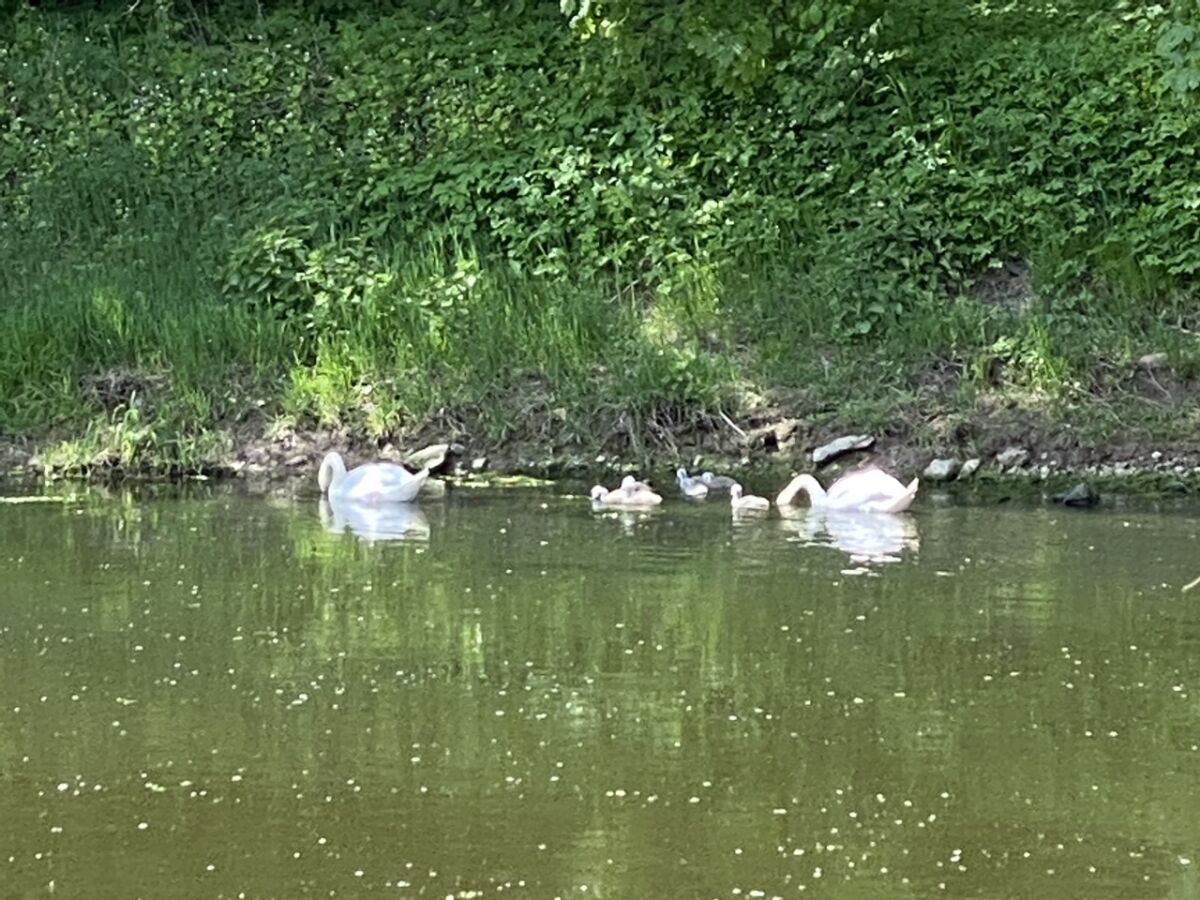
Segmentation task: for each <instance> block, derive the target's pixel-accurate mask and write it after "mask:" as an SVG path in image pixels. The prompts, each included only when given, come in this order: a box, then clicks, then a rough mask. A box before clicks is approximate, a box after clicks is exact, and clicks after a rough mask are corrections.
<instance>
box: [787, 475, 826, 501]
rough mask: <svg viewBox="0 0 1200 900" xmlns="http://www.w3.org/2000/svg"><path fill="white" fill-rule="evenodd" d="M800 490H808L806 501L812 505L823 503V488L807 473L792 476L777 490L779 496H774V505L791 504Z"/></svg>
mask: <svg viewBox="0 0 1200 900" xmlns="http://www.w3.org/2000/svg"><path fill="white" fill-rule="evenodd" d="M801 491H807V492H808V502H809V503H810V504H812V505H813V506H824V505H825V488H823V487H821V483H820V482H819V481H817V479H815V478H813V477H812V476H811V475H809V474H807V473H805V474H804V475H797V476H796V477H795V478H793V479H792V480H791V481H790V482H789V483H788V486H787V487H785V488H784V489H783V490H782V491H780V492H779V496H778V497H776V498H775V505H776V506H791V505H792V501H794V500H795V499H796V495H797V494H799V493H800V492H801Z"/></svg>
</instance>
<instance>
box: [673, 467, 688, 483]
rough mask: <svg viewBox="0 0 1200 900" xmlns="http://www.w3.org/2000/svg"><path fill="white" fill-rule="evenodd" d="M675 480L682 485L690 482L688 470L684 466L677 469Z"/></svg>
mask: <svg viewBox="0 0 1200 900" xmlns="http://www.w3.org/2000/svg"><path fill="white" fill-rule="evenodd" d="M675 480H676V481H678V482H679V483H680V484H682V483H683V482H685V481H687V480H688V473H687V469H685V468H684V467H683V466H680V467H679V468H678V469H676V470H675Z"/></svg>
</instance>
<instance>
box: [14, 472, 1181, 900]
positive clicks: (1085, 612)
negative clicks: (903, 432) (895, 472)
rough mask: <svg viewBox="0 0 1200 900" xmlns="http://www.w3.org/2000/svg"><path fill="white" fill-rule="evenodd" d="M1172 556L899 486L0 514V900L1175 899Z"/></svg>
mask: <svg viewBox="0 0 1200 900" xmlns="http://www.w3.org/2000/svg"><path fill="white" fill-rule="evenodd" d="M363 535H366V537H364V536H363ZM1198 551H1200V516H1198V515H1197V514H1196V512H1195V511H1191V512H1189V511H1187V510H1171V511H1167V512H1155V511H1150V510H1147V511H1131V510H1120V511H1109V512H1099V513H1077V512H1074V511H1069V510H1062V509H1049V508H1020V507H1012V506H1000V507H980V506H953V505H939V504H937V503H935V502H933V500H932V499H931V498H926V499H925V500H923V501H922V502H921V503H920V504H919V505H918V507H917V509H916V510H915V511H914V512H913V513H912V514H911V515H906V516H904V517H900V518H885V519H883V520H881V521H880V522H879V523H875V524H873V525H872V524H870V523H864V522H863V521H862V520H855V519H850V520H838V521H828V520H822V521H817V520H810V519H809V518H808V517H807V516H803V515H802V516H799V517H797V518H795V519H791V520H781V519H780V518H778V517H777V515H775V514H774V513H773V514H772V516H771V517H770V518H768V519H766V520H746V521H739V522H733V521H732V520H731V518H730V516H729V513H728V508H727V507H726V506H725V505H723V504H720V503H718V502H709V503H707V504H686V503H682V502H674V501H668V503H667V504H665V505H664V507H663V508H661V509H659V510H657V511H655V512H653V513H650V514H644V515H627V514H625V515H623V514H617V513H603V514H597V513H595V512H593V510H592V509H591V507H590V505H589V504H588V502H587V501H586V500H582V499H579V498H566V497H560V496H557V495H556V494H555V492H553V491H545V492H539V491H504V492H500V491H496V492H467V491H459V492H457V493H455V494H452V495H451V496H450V497H449V498H448V499H446V500H436V501H430V502H424V503H422V504H421V509H420V511H419V513H413V512H411V511H410V512H409V513H407V514H404V515H398V516H382V517H381V516H379V515H377V514H375V515H367V516H365V517H364V516H362V515H357V514H354V513H353V511H351V513H349V514H348V513H346V511H344V510H343V511H338V510H330V509H328V508H325V509H322V508H321V507H320V506H319V504H318V503H317V501H316V500H315V499H306V500H300V501H293V500H282V499H264V498H257V497H246V496H239V495H237V494H234V493H229V492H213V493H200V494H197V493H192V494H188V495H179V496H173V495H168V496H161V497H160V496H154V495H150V494H148V493H143V494H141V495H135V494H117V495H109V496H101V495H98V494H87V495H85V496H82V497H80V498H78V499H76V500H75V501H73V502H62V503H22V504H4V505H0V576H2V579H3V580H2V582H0V584H2V588H0V810H2V811H3V815H0V885H3V890H2V891H0V894H2V895H3V896H4V897H20V898H24V897H46V896H55V897H145V898H158V897H215V898H234V897H252V898H262V897H281V898H284V897H306V896H311V897H360V896H375V895H382V896H401V897H404V896H411V897H416V896H425V897H436V898H447V897H455V898H460V897H461V898H468V897H505V896H513V897H530V898H554V897H562V898H567V897H573V898H583V897H598V898H640V897H647V898H649V897H680V898H707V897H713V898H735V897H736V898H745V897H799V896H805V897H831V898H847V900H850V898H855V900H859V898H866V900H872V898H905V897H912V898H918V897H919V898H925V897H938V896H945V897H982V898H1027V897H1029V898H1032V897H1047V898H1051V897H1052V898H1080V900H1085V898H1086V900H1097V898H1140V897H1145V898H1193V897H1200V876H1198V874H1197V872H1198V870H1200V591H1196V592H1193V593H1190V594H1181V593H1180V590H1179V588H1180V586H1181V585H1182V584H1184V583H1186V582H1187V581H1190V580H1191V579H1192V578H1193V577H1195V576H1196V575H1200V552H1198Z"/></svg>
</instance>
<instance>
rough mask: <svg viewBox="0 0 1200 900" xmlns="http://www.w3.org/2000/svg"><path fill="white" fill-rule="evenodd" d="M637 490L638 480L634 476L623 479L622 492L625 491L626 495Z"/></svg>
mask: <svg viewBox="0 0 1200 900" xmlns="http://www.w3.org/2000/svg"><path fill="white" fill-rule="evenodd" d="M637 489H638V482H637V479H636V478H634V477H633V476H632V475H626V476H625V477H624V478H622V479H621V490H623V491H624V492H625V493H627V494H632V493H633V492H634V491H636V490H637Z"/></svg>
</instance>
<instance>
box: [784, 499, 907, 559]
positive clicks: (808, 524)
mask: <svg viewBox="0 0 1200 900" xmlns="http://www.w3.org/2000/svg"><path fill="white" fill-rule="evenodd" d="M782 511H783V513H784V516H783V525H784V527H785V528H787V529H789V530H792V531H795V532H796V533H797V534H799V535H800V537H801V538H803V539H804V541H805V543H807V544H816V545H820V546H833V547H837V548H838V549H839V550H841V551H842V552H843V553H845V554H847V555H848V556H849V557H850V559H851V560H852V561H853V562H857V563H888V562H899V561H900V554H901V553H903V552H904V551H905V550H909V551H913V552H915V551H916V550H918V549H919V548H920V546H921V539H920V536H919V535H918V533H917V523H916V521H915V520H914V519H913V518H912V517H911V516H907V515H903V514H899V513H882V512H856V511H853V510H834V509H812V508H802V509H797V508H792V509H790V510H788V509H784V510H782Z"/></svg>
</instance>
